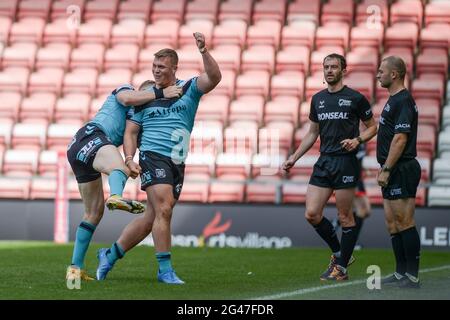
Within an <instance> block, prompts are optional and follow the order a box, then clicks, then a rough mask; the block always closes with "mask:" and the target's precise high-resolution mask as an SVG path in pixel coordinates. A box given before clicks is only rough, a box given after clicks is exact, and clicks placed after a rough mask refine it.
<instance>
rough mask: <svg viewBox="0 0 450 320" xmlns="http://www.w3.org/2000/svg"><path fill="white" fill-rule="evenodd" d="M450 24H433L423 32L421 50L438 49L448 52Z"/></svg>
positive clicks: (421, 34)
mask: <svg viewBox="0 0 450 320" xmlns="http://www.w3.org/2000/svg"><path fill="white" fill-rule="evenodd" d="M449 34H450V23H433V24H430V25H428V26H427V27H426V28H424V29H422V30H421V33H420V49H421V50H423V49H425V48H437V49H443V50H447V49H448V47H449V45H450V37H449V36H448V35H449Z"/></svg>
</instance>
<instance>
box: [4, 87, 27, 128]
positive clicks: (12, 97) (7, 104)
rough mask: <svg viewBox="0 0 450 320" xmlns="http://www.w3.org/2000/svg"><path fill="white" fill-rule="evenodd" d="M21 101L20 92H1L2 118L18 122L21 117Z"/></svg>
mask: <svg viewBox="0 0 450 320" xmlns="http://www.w3.org/2000/svg"><path fill="white" fill-rule="evenodd" d="M21 101H22V95H21V94H20V93H17V92H7V91H6V92H0V119H2V120H4V119H11V120H12V121H14V122H16V121H17V120H18V118H19V106H20V103H21ZM2 125H3V124H2Z"/></svg>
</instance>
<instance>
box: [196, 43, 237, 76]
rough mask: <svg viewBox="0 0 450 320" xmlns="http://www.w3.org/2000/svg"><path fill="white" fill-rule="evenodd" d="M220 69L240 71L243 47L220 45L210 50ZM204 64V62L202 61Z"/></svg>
mask: <svg viewBox="0 0 450 320" xmlns="http://www.w3.org/2000/svg"><path fill="white" fill-rule="evenodd" d="M210 53H211V55H212V56H213V57H214V59H215V60H216V62H217V63H218V65H219V67H220V70H221V71H223V70H232V71H234V72H238V71H239V70H240V67H241V48H240V47H239V46H237V45H218V46H216V47H214V49H213V50H210ZM202 64H203V63H202Z"/></svg>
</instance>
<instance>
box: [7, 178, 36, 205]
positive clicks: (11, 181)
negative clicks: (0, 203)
mask: <svg viewBox="0 0 450 320" xmlns="http://www.w3.org/2000/svg"><path fill="white" fill-rule="evenodd" d="M30 184H31V182H30V179H28V178H24V177H23V178H21V179H16V178H9V177H5V178H3V177H0V198H4V199H22V200H28V198H29V195H30Z"/></svg>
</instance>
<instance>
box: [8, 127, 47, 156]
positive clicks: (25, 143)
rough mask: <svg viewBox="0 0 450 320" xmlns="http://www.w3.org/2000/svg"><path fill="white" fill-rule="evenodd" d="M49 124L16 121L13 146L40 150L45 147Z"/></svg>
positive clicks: (12, 139) (12, 140)
mask: <svg viewBox="0 0 450 320" xmlns="http://www.w3.org/2000/svg"><path fill="white" fill-rule="evenodd" d="M46 136H47V125H46V124H44V123H16V124H15V125H14V128H13V131H12V138H11V147H12V148H14V149H21V150H36V151H40V150H41V149H43V148H44V147H45V139H46Z"/></svg>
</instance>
